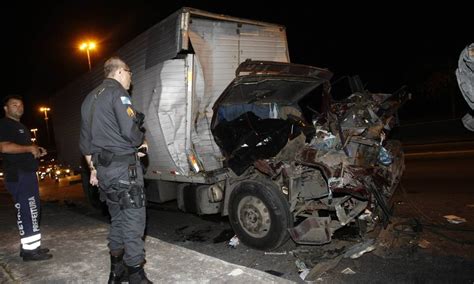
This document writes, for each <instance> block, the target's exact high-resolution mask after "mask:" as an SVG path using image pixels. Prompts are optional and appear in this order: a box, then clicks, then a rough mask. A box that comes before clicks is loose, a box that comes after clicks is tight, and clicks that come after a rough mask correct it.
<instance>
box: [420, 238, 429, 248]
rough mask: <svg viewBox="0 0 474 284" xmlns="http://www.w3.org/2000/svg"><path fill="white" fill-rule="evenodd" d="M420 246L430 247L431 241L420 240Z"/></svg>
mask: <svg viewBox="0 0 474 284" xmlns="http://www.w3.org/2000/svg"><path fill="white" fill-rule="evenodd" d="M418 246H419V247H420V248H424V249H426V248H429V247H430V246H431V243H430V242H429V241H427V240H425V239H423V240H420V241H419V242H418Z"/></svg>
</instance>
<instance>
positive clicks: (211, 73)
mask: <svg viewBox="0 0 474 284" xmlns="http://www.w3.org/2000/svg"><path fill="white" fill-rule="evenodd" d="M115 54H117V55H119V56H120V57H121V58H123V59H124V60H125V61H126V62H127V64H128V65H129V66H130V68H131V70H132V71H133V85H132V88H131V90H130V93H131V98H132V103H133V105H134V106H135V108H136V109H137V110H138V111H140V112H142V113H144V114H145V123H144V127H145V129H146V133H145V136H146V139H147V143H148V145H149V148H148V155H147V157H146V160H144V161H143V162H144V164H145V166H146V172H145V175H144V177H145V191H146V196H147V200H148V201H149V202H156V203H163V202H167V201H171V200H177V204H178V207H179V209H181V210H183V211H185V212H190V213H195V214H198V215H206V214H221V215H223V216H229V219H230V221H231V223H232V227H233V229H234V231H235V232H236V234H237V235H238V237H239V238H240V240H241V241H242V242H243V243H245V244H246V245H248V246H251V247H254V248H257V249H262V250H263V249H273V248H276V247H278V246H280V245H281V244H283V243H284V242H285V241H287V240H288V239H289V237H290V236H291V237H292V238H293V239H294V240H295V241H296V242H298V243H308V244H323V243H327V242H329V241H331V236H332V234H333V232H334V231H335V230H337V229H338V228H340V227H342V226H346V225H352V224H354V223H357V224H364V225H360V227H361V228H362V227H363V228H365V229H364V230H370V228H371V227H373V226H374V224H376V223H377V222H378V221H379V220H380V221H382V222H384V221H385V222H386V220H387V219H388V215H389V213H390V212H389V210H390V207H389V202H388V200H389V198H390V195H391V194H392V192H393V190H394V188H395V187H396V184H397V183H398V181H399V178H400V176H401V174H402V170H403V156H402V153H401V150H400V148H399V144H397V143H396V142H394V141H389V140H388V141H387V140H386V139H385V136H383V135H385V134H386V133H387V131H388V130H389V129H390V127H391V125H392V124H393V123H394V120H393V114H394V113H395V110H396V108H397V107H398V106H399V104H400V103H401V101H402V97H401V96H394V95H392V96H389V95H383V94H371V93H368V92H365V91H363V90H360V91H359V92H354V94H353V96H352V97H350V98H348V101H345V102H342V101H340V102H339V101H338V102H335V101H333V100H332V99H331V84H330V80H331V76H332V74H331V72H329V71H328V70H325V69H319V68H314V67H308V66H301V65H293V64H288V62H290V58H289V51H288V44H287V38H286V29H285V27H284V26H281V25H277V24H272V23H266V22H261V21H255V20H249V19H242V18H236V17H232V16H227V15H221V14H215V13H210V12H206V11H202V10H197V9H194V8H189V7H184V8H182V9H179V10H178V11H176V12H175V13H173V14H171V15H170V16H168V17H167V18H165V19H163V20H162V21H160V22H159V23H157V24H156V25H154V26H152V27H151V28H150V29H148V30H146V31H145V32H143V33H142V34H140V35H139V36H137V37H136V38H135V39H133V40H131V41H129V42H128V43H126V44H125V45H124V46H123V47H122V48H120V49H119V50H118V51H117V52H116V53H115ZM247 58H251V59H252V60H261V61H246V59H247ZM271 62H273V63H271ZM275 62H280V63H275ZM102 63H103V62H101V63H100V64H97V66H95V67H93V68H92V70H90V72H88V73H86V74H83V75H82V76H81V77H79V78H77V79H76V80H74V81H73V82H71V83H70V84H68V85H67V86H65V87H64V88H62V89H61V90H59V91H58V92H57V93H56V95H55V96H54V98H53V99H52V104H53V107H52V109H53V111H54V113H53V114H52V115H53V117H54V119H53V125H54V130H55V131H54V132H55V137H56V139H55V142H56V146H57V153H58V160H59V161H60V162H61V163H64V164H68V165H71V166H72V167H73V169H74V171H75V172H80V173H81V177H82V183H83V189H84V193H85V196H86V197H87V198H88V199H89V201H90V202H91V204H92V205H93V206H95V207H98V208H100V207H101V205H102V204H101V203H100V200H99V194H98V189H97V188H96V187H92V186H91V185H90V184H89V172H88V167H87V166H83V162H84V161H83V157H82V155H81V154H80V151H79V148H78V147H77V146H76V145H77V143H78V140H79V129H80V127H79V126H80V106H81V103H82V101H83V99H84V98H85V96H86V95H87V94H88V93H89V92H90V91H91V90H93V89H94V88H95V87H97V86H98V85H99V84H100V83H101V82H102V80H103V70H102V65H103V64H102ZM236 70H237V73H236ZM236 75H237V76H236ZM229 83H230V84H229ZM307 98H310V99H311V101H312V103H311V108H312V109H313V110H314V113H313V114H314V115H313V116H314V117H313V119H312V118H308V117H305V116H304V115H302V109H301V107H300V106H298V101H300V100H303V101H305V100H307ZM300 102H301V101H300ZM300 104H301V103H300ZM150 222H153V220H150Z"/></svg>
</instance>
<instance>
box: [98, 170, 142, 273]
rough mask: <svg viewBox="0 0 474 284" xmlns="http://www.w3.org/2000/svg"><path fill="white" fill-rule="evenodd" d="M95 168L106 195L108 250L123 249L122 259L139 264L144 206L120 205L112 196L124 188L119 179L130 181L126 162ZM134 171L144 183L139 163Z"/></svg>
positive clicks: (129, 264) (118, 193)
mask: <svg viewBox="0 0 474 284" xmlns="http://www.w3.org/2000/svg"><path fill="white" fill-rule="evenodd" d="M97 170H98V179H99V187H100V188H101V190H102V191H103V192H104V193H105V195H106V196H107V197H106V202H107V206H108V208H109V213H110V216H111V225H110V232H109V235H108V241H109V244H108V246H109V249H110V251H119V250H122V249H124V250H125V254H124V257H123V260H124V262H125V264H126V265H128V266H136V265H140V264H142V263H143V260H144V258H145V251H144V241H143V239H142V238H143V234H144V231H145V222H146V220H145V219H146V211H145V207H142V208H120V205H119V202H118V201H117V200H116V199H115V198H114V197H113V194H117V195H120V193H121V192H122V191H123V190H124V188H123V186H119V184H120V181H126V182H129V181H130V180H129V176H128V163H123V162H112V164H111V165H109V166H108V167H101V166H99V167H98V168H97ZM137 172H138V177H137V180H136V182H137V183H138V184H140V185H141V186H143V173H142V169H141V167H140V166H139V165H138V170H137ZM110 194H112V196H111V195H110ZM114 199H115V200H114Z"/></svg>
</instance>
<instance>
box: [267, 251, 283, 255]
mask: <svg viewBox="0 0 474 284" xmlns="http://www.w3.org/2000/svg"><path fill="white" fill-rule="evenodd" d="M265 255H286V251H266V252H265Z"/></svg>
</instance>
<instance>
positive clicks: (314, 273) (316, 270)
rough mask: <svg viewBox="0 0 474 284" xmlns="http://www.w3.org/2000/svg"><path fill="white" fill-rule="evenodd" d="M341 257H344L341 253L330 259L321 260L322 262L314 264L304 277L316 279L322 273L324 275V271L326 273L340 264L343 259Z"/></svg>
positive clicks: (307, 279) (311, 279)
mask: <svg viewBox="0 0 474 284" xmlns="http://www.w3.org/2000/svg"><path fill="white" fill-rule="evenodd" d="M341 259H342V255H340V256H338V257H336V258H333V259H330V260H328V261H324V262H320V263H318V264H316V266H314V267H313V268H312V269H311V270H310V271H309V273H308V275H307V276H306V277H305V278H304V280H306V281H314V280H316V279H317V278H319V277H320V276H321V275H323V273H325V272H327V271H329V270H331V269H333V268H334V267H336V266H337V265H338V264H339V262H340V261H341Z"/></svg>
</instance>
